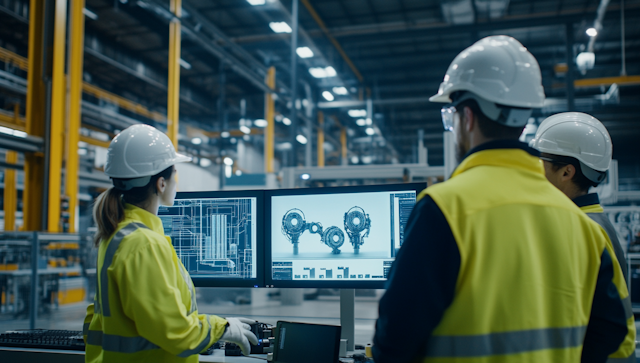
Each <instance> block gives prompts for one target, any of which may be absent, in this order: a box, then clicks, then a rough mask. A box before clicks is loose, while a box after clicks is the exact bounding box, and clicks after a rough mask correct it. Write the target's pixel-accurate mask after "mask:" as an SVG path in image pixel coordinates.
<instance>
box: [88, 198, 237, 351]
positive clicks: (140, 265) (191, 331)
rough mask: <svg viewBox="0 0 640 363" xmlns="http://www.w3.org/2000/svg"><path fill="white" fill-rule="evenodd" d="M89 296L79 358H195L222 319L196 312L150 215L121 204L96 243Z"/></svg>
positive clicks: (186, 282) (190, 289)
mask: <svg viewBox="0 0 640 363" xmlns="http://www.w3.org/2000/svg"><path fill="white" fill-rule="evenodd" d="M96 275H97V286H96V297H95V300H94V303H93V304H91V305H89V307H88V308H87V317H86V318H85V326H84V336H85V342H86V358H85V360H86V362H92V363H93V362H193V363H195V362H198V354H199V353H200V352H201V351H203V350H205V349H207V348H208V347H209V346H211V345H212V344H213V343H214V342H216V341H217V340H218V339H220V337H221V336H222V334H223V333H224V329H225V326H226V323H227V322H226V320H225V319H223V318H220V317H218V316H215V315H205V314H198V308H197V304H196V296H195V288H194V286H193V283H192V281H191V279H190V277H189V274H188V273H187V271H186V270H185V268H184V266H183V265H182V263H181V262H180V260H179V259H178V256H177V255H176V252H175V250H174V249H173V246H172V245H171V240H170V238H169V237H166V236H164V230H163V227H162V221H161V220H160V218H158V217H157V216H155V215H153V214H151V213H149V212H147V211H145V210H143V209H141V208H138V207H136V206H133V205H130V204H127V205H126V207H125V218H124V220H123V221H122V222H121V223H120V224H119V225H118V230H117V231H116V232H115V233H114V235H113V236H112V237H111V238H110V239H109V240H106V241H102V242H101V243H100V247H99V251H98V265H97V271H96Z"/></svg>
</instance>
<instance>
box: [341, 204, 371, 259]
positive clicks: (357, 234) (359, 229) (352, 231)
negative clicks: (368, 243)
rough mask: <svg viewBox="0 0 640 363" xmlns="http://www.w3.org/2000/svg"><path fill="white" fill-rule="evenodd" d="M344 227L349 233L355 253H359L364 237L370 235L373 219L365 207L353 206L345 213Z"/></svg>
mask: <svg viewBox="0 0 640 363" xmlns="http://www.w3.org/2000/svg"><path fill="white" fill-rule="evenodd" d="M344 229H345V230H346V231H347V234H348V235H349V240H350V241H351V245H353V253H355V254H358V253H359V252H360V246H361V245H362V244H363V243H364V239H365V238H366V237H368V236H369V231H370V229H371V219H370V218H369V215H368V214H366V213H365V212H364V209H362V208H360V207H353V208H351V209H349V211H348V212H347V213H345V214H344ZM363 232H364V233H363Z"/></svg>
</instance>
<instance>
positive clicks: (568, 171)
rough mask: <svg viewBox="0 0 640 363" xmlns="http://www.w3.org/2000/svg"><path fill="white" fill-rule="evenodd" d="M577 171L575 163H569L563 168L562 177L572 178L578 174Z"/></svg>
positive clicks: (565, 178) (564, 178)
mask: <svg viewBox="0 0 640 363" xmlns="http://www.w3.org/2000/svg"><path fill="white" fill-rule="evenodd" d="M576 172H577V170H576V167H575V166H574V165H573V164H567V165H565V167H564V168H562V179H563V180H572V179H573V176H574V175H576Z"/></svg>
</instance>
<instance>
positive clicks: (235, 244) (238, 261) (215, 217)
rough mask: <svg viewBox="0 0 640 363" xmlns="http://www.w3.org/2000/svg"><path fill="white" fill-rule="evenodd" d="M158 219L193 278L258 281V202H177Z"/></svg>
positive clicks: (249, 200)
mask: <svg viewBox="0 0 640 363" xmlns="http://www.w3.org/2000/svg"><path fill="white" fill-rule="evenodd" d="M158 216H159V217H160V219H161V220H162V224H163V226H164V232H165V234H166V235H167V236H170V237H171V240H172V243H173V246H174V248H175V250H176V253H177V255H178V258H180V260H181V261H182V264H183V265H184V266H185V268H186V269H187V271H189V274H190V275H191V276H192V277H198V276H203V277H204V276H207V277H214V278H240V279H251V278H255V277H256V234H257V231H256V200H255V198H196V199H176V200H175V202H174V204H173V206H171V207H160V209H159V211H158Z"/></svg>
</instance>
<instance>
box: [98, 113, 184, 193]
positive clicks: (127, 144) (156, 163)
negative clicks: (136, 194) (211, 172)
mask: <svg viewBox="0 0 640 363" xmlns="http://www.w3.org/2000/svg"><path fill="white" fill-rule="evenodd" d="M187 161H191V157H189V156H186V155H182V154H178V153H176V150H175V148H174V147H173V143H172V142H171V140H170V139H169V137H168V136H167V135H165V134H164V133H163V132H161V131H159V130H158V129H156V128H154V127H151V126H149V125H142V124H139V125H133V126H130V127H127V128H126V129H124V130H123V131H122V132H121V133H119V134H118V135H116V137H114V138H113V140H111V144H109V149H108V150H107V163H106V164H105V167H104V173H105V174H107V176H108V177H110V178H111V179H113V182H114V185H115V186H116V187H117V188H118V189H123V190H129V189H131V188H134V187H142V186H145V185H147V183H149V180H150V179H151V176H153V175H156V174H158V173H160V172H161V171H163V170H165V169H166V168H168V167H170V166H172V165H174V164H176V163H182V162H187ZM116 179H131V180H126V181H122V180H116Z"/></svg>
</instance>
